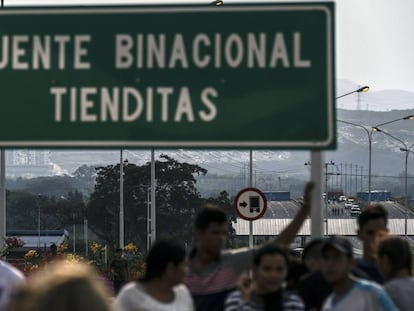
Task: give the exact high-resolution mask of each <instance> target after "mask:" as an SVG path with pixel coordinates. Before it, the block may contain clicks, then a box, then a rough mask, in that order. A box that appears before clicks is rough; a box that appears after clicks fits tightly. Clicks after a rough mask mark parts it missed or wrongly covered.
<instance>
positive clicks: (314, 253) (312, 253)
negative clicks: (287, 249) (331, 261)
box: [302, 238, 323, 260]
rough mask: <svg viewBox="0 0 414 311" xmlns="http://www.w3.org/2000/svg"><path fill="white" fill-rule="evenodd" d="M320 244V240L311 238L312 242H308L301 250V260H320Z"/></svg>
mask: <svg viewBox="0 0 414 311" xmlns="http://www.w3.org/2000/svg"><path fill="white" fill-rule="evenodd" d="M322 244H323V239H322V238H313V239H312V240H310V241H309V242H308V243H306V244H305V247H304V248H303V253H302V259H303V260H305V259H308V258H321V257H322V252H321V250H322Z"/></svg>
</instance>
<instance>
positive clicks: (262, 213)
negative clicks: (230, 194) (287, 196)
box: [234, 188, 267, 220]
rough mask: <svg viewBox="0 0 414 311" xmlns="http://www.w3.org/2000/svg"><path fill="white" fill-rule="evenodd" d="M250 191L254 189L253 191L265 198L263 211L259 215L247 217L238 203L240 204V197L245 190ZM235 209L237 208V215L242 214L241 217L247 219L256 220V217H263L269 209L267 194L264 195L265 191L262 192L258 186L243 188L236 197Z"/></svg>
mask: <svg viewBox="0 0 414 311" xmlns="http://www.w3.org/2000/svg"><path fill="white" fill-rule="evenodd" d="M248 191H252V192H255V193H257V194H258V195H259V196H260V197H261V198H262V200H263V208H262V211H261V212H260V214H259V215H256V216H254V217H246V216H245V215H243V214H242V213H241V212H240V211H239V206H238V204H239V199H240V197H241V196H242V195H243V194H244V193H245V192H248ZM234 209H235V210H236V213H237V215H239V216H240V218H243V219H245V220H256V219H259V218H261V217H263V215H264V213H266V210H267V200H266V196H265V195H264V193H263V192H261V191H260V190H259V189H257V188H245V189H243V190H241V191H239V193H237V195H236V198H235V199H234Z"/></svg>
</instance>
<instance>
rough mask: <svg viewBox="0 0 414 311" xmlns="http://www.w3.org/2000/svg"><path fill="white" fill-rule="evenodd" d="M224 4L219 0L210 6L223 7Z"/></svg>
mask: <svg viewBox="0 0 414 311" xmlns="http://www.w3.org/2000/svg"><path fill="white" fill-rule="evenodd" d="M223 4H224V1H219V0H216V1H213V2H210V3H209V5H213V6H221V5H223Z"/></svg>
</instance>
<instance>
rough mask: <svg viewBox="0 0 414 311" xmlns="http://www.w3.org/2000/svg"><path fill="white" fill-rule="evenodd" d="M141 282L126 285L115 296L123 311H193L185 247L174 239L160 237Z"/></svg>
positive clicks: (153, 248) (150, 255)
mask: <svg viewBox="0 0 414 311" xmlns="http://www.w3.org/2000/svg"><path fill="white" fill-rule="evenodd" d="M145 263H146V271H145V274H144V276H143V278H141V279H140V280H139V281H137V282H132V283H129V284H127V285H125V286H124V287H123V288H122V289H121V292H120V293H119V294H118V296H117V297H116V299H115V303H114V304H115V307H116V308H118V309H119V310H121V311H193V310H194V303H193V300H192V297H191V295H190V292H189V291H188V289H187V287H186V286H185V285H184V284H182V281H183V278H184V275H185V272H186V268H187V264H186V253H185V249H184V246H183V245H181V243H178V241H176V240H174V239H167V238H164V239H160V240H157V241H156V242H155V243H154V245H153V246H152V247H151V249H150V251H149V253H148V255H147V258H146V261H145Z"/></svg>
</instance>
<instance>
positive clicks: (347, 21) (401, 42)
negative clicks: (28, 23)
mask: <svg viewBox="0 0 414 311" xmlns="http://www.w3.org/2000/svg"><path fill="white" fill-rule="evenodd" d="M224 2H225V3H254V2H259V1H254V0H224ZM260 2H274V3H278V2H279V3H280V2H286V1H266V0H262V1H260ZM302 2H307V0H304V1H302ZM120 3H128V4H142V3H146V4H149V3H153V4H155V3H169V4H172V3H199V4H200V3H201V4H202V3H206V4H208V3H209V0H184V1H183V0H181V1H179V0H177V1H176V0H169V1H166V0H164V1H157V0H119V1H116V0H112V1H111V0H100V1H97V0H4V5H5V6H10V5H65V4H70V5H78V4H84V5H87V4H120ZM335 3H336V65H337V66H336V70H337V78H339V79H348V80H352V81H354V82H356V83H358V84H360V85H366V84H367V85H369V86H370V87H371V90H372V91H378V90H385V89H400V90H406V91H411V92H414V56H413V55H414V39H413V31H414V18H413V17H412V14H413V12H414V1H413V0H338V1H335ZM218 9H219V8H218ZM413 106H414V103H413Z"/></svg>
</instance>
